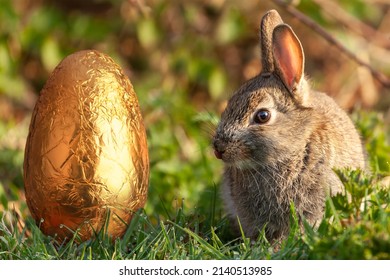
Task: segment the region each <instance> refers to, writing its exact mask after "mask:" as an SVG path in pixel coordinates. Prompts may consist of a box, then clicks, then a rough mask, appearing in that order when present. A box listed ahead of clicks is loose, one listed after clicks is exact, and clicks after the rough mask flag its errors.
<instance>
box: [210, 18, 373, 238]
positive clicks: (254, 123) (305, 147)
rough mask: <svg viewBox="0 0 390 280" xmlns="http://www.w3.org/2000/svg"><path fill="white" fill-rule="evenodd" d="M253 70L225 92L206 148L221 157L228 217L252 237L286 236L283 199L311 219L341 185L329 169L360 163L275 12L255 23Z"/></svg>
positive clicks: (342, 118)
mask: <svg viewBox="0 0 390 280" xmlns="http://www.w3.org/2000/svg"><path fill="white" fill-rule="evenodd" d="M260 44H261V49H262V65H263V69H262V71H261V73H260V74H259V75H258V76H256V77H254V78H253V79H251V80H249V81H248V82H246V83H245V84H244V85H242V86H241V87H240V88H239V89H238V90H237V91H236V92H235V94H234V95H233V96H232V97H231V99H230V100H229V102H228V105H227V107H226V109H225V111H224V112H223V113H222V117H221V121H220V123H219V125H218V127H217V130H216V133H215V136H214V140H213V146H214V152H215V156H216V157H217V158H218V159H221V160H223V162H224V165H225V168H224V174H223V178H222V197H223V200H224V202H225V207H226V210H227V211H228V214H229V216H230V217H231V218H232V221H233V222H235V223H237V217H238V218H239V221H240V223H241V225H242V228H243V230H244V232H245V234H246V235H247V236H249V237H252V238H256V237H257V236H258V234H259V231H260V230H262V229H263V227H264V226H265V234H266V237H267V239H268V240H270V241H275V240H277V239H282V238H284V237H286V235H287V234H288V232H289V228H290V225H289V223H290V222H289V219H290V205H291V202H293V203H294V205H295V209H296V212H297V213H298V214H299V215H300V216H303V217H304V218H305V219H306V220H307V221H308V222H309V223H310V224H311V225H315V224H316V222H318V221H320V220H321V219H322V216H323V211H324V206H325V199H326V195H327V193H330V194H335V193H337V192H340V191H342V188H343V186H342V184H341V182H340V180H339V179H338V177H337V176H336V174H335V173H334V171H333V169H334V168H346V167H350V168H360V169H365V168H366V160H365V153H364V149H363V146H362V143H361V140H360V137H359V134H358V132H357V131H356V129H355V127H354V125H353V123H352V121H351V120H350V118H349V117H348V115H347V114H346V113H345V112H344V111H343V110H342V109H341V108H340V107H339V106H338V105H337V104H336V103H335V102H334V100H333V99H332V98H330V97H328V96H327V95H326V94H324V93H321V92H316V91H313V90H311V89H310V87H309V85H308V82H307V81H306V79H305V77H304V54H303V49H302V46H301V43H300V41H299V40H298V38H297V36H296V35H295V33H294V32H293V30H292V29H291V27H290V26H288V25H287V24H284V23H283V21H282V19H281V18H280V16H279V14H278V12H277V11H275V10H271V11H269V12H267V13H266V14H265V15H264V17H263V18H262V21H261V36H260Z"/></svg>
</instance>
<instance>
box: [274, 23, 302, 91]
mask: <svg viewBox="0 0 390 280" xmlns="http://www.w3.org/2000/svg"><path fill="white" fill-rule="evenodd" d="M272 42H273V43H272V47H273V57H274V63H275V72H276V73H277V74H278V75H279V76H280V78H281V79H282V80H283V83H284V84H285V85H286V86H287V87H288V88H289V89H290V90H291V91H292V92H294V91H295V89H297V88H298V87H299V86H300V84H301V82H302V79H303V74H304V69H303V68H304V63H305V57H304V54H303V49H302V45H301V42H299V40H298V38H297V36H296V35H295V33H294V31H293V30H292V29H291V27H290V26H288V25H287V24H282V25H278V26H277V27H276V28H275V29H274V31H273V36H272Z"/></svg>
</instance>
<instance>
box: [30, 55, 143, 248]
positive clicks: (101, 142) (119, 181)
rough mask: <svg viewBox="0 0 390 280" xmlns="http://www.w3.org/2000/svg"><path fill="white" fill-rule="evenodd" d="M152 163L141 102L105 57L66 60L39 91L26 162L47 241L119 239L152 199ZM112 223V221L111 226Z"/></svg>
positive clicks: (34, 213)
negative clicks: (98, 235) (102, 236)
mask: <svg viewBox="0 0 390 280" xmlns="http://www.w3.org/2000/svg"><path fill="white" fill-rule="evenodd" d="M148 180H149V159H148V150H147V142H146V134H145V128H144V125H143V121H142V116H141V113H140V109H139V105H138V100H137V97H136V95H135V92H134V90H133V87H132V85H131V83H130V81H129V79H128V78H127V77H126V76H125V75H124V73H123V71H122V70H121V68H120V67H119V66H118V65H117V64H116V63H115V62H114V61H113V60H112V59H111V58H110V57H108V56H107V55H104V54H102V53H99V52H97V51H90V50H88V51H80V52H77V53H74V54H72V55H70V56H68V57H66V58H65V59H64V60H63V61H62V62H61V63H60V64H59V65H58V66H57V68H56V69H55V70H54V71H53V73H52V74H51V76H50V78H49V79H48V81H47V83H46V85H45V86H44V88H43V89H42V91H41V93H40V96H39V98H38V101H37V104H36V106H35V109H34V111H33V114H32V119H31V124H30V130H29V135H28V138H27V143H26V151H25V159H24V182H25V191H26V201H27V205H28V207H29V209H30V212H31V215H32V216H33V218H34V219H35V221H36V222H37V224H38V225H39V227H40V229H41V230H42V232H43V233H44V234H46V235H50V236H55V237H56V238H57V239H58V240H61V241H63V240H67V239H68V240H69V238H71V237H73V232H75V231H78V235H79V237H80V241H84V240H88V239H91V238H93V237H94V235H95V234H96V233H97V232H99V231H100V230H101V229H102V228H103V227H104V226H105V223H106V222H107V221H108V228H107V231H106V233H107V234H108V235H110V236H112V237H113V238H116V237H121V236H122V235H123V234H124V232H125V230H126V227H127V224H128V223H129V222H130V220H131V218H132V215H133V214H134V212H135V211H136V210H138V209H139V208H141V207H143V206H144V204H145V202H146V198H147V188H148ZM107 216H109V217H110V218H109V220H107V218H106V217H107Z"/></svg>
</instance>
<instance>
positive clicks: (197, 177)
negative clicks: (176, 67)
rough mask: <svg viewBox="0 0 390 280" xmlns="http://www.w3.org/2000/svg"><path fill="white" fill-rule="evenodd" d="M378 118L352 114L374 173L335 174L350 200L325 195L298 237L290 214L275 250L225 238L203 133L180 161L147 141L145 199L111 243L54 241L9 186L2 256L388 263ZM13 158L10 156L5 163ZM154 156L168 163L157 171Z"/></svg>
mask: <svg viewBox="0 0 390 280" xmlns="http://www.w3.org/2000/svg"><path fill="white" fill-rule="evenodd" d="M378 116H379V115H378V114H364V113H361V114H359V115H358V116H357V115H356V117H355V119H356V121H357V122H358V125H359V128H360V130H361V131H362V135H363V137H364V139H365V141H366V143H367V149H368V151H369V152H370V159H371V165H372V169H373V170H372V174H370V175H363V174H360V172H357V171H343V172H340V171H338V174H339V177H340V178H341V180H342V181H343V183H344V185H345V187H346V190H347V192H348V193H349V194H350V199H348V195H338V196H336V197H333V198H328V199H327V202H326V211H325V215H324V219H323V221H322V223H321V224H320V226H319V228H318V229H317V230H313V229H312V228H310V226H308V225H306V227H305V229H306V230H305V233H303V234H302V233H301V232H300V231H299V229H298V226H297V222H296V221H297V218H296V216H295V215H292V216H291V222H292V229H291V233H290V236H289V237H288V238H287V240H285V241H284V242H283V243H282V244H278V245H277V246H278V250H276V249H275V248H274V246H273V245H270V244H269V243H268V242H267V240H265V238H264V236H263V235H262V234H260V235H259V238H258V239H257V240H249V239H248V238H246V237H245V236H244V234H242V235H241V236H233V235H232V234H231V233H230V231H229V222H228V221H227V219H225V218H224V214H223V211H222V208H221V201H220V199H219V193H218V192H219V189H218V185H217V184H218V177H217V179H214V177H213V176H212V173H213V172H219V171H220V166H219V165H218V164H216V162H217V160H216V159H213V158H212V155H210V154H211V153H209V152H208V150H209V149H208V144H206V142H207V136H206V135H203V136H199V141H198V142H197V143H198V145H199V147H200V149H202V151H199V150H198V151H197V152H194V154H197V156H194V157H192V158H189V159H186V160H184V163H183V162H182V161H181V160H182V159H181V158H180V156H179V155H178V154H177V153H176V150H175V149H176V148H177V147H174V146H175V145H174V144H171V146H170V145H169V144H168V142H169V141H167V143H154V142H153V140H152V141H151V143H152V145H151V146H152V147H150V151H151V159H152V169H151V186H150V192H149V198H150V199H149V201H148V203H147V206H146V208H145V209H141V210H140V211H138V212H137V213H136V215H135V216H134V218H133V220H132V222H131V223H130V225H129V226H128V228H127V231H126V233H125V235H124V237H123V238H122V239H118V240H114V241H112V240H110V239H109V238H108V237H107V236H106V235H105V234H104V230H102V231H101V232H99V233H97V236H96V238H95V239H94V240H90V241H87V242H84V243H81V244H77V243H76V242H75V241H74V240H75V239H76V238H77V236H75V239H74V240H71V241H70V242H69V243H67V244H58V243H57V242H56V241H55V240H53V239H52V238H50V237H47V236H44V235H43V234H42V233H41V232H40V230H39V229H38V227H37V226H36V225H35V223H34V221H33V220H32V219H31V218H30V217H29V215H28V211H27V209H26V206H25V202H24V201H23V198H22V193H23V192H22V189H20V186H19V188H18V187H17V186H15V185H14V186H13V194H12V196H13V199H12V201H13V202H11V201H7V200H6V199H5V194H4V193H3V194H0V196H1V197H2V205H3V209H4V210H3V211H2V213H1V214H0V215H1V217H2V220H1V222H0V259H390V238H389V236H390V234H389V233H390V215H389V214H390V208H389V202H390V197H389V196H390V195H389V193H390V192H389V188H385V187H383V186H379V184H378V181H380V179H381V178H382V177H384V176H385V175H388V174H389V171H390V166H389V161H390V158H389V156H390V153H389V145H388V142H386V141H389V134H388V133H389V132H388V131H387V130H386V128H385V127H383V122H382V121H381V119H380V117H378ZM195 119H199V116H196V118H195ZM198 125H199V123H198V122H197V121H194V122H193V123H192V126H194V127H197V126H198ZM156 129H157V128H156ZM152 130H153V129H152ZM149 132H150V131H149ZM172 142H173V143H174V141H172ZM159 145H160V146H159ZM164 145H167V147H166V148H167V149H172V151H171V152H166V155H165V156H166V158H165V157H163V156H161V153H162V152H161V150H160V149H161V146H164ZM156 146H159V147H158V148H156ZM156 154H157V155H156ZM11 158H13V156H12V153H10V154H9V155H8V156H7V158H6V160H10V159H11ZM16 158H18V156H16ZM157 159H161V160H162V161H164V160H165V161H167V162H168V163H169V162H170V164H172V166H171V167H167V166H164V167H161V166H159V164H160V162H159V161H158V160H157ZM11 162H15V166H12V164H9V166H10V167H9V170H13V169H15V170H17V169H18V168H17V166H18V164H20V163H21V162H20V159H19V160H15V161H11ZM2 164H3V165H4V162H2ZM19 169H20V166H19ZM197 169H200V170H197ZM16 174H17V172H16ZM15 176H16V177H15V178H11V179H10V182H11V183H10V182H8V185H12V184H18V183H20V178H19V177H18V176H20V174H19V175H15ZM183 188H188V189H186V190H184V191H183ZM3 189H4V188H3ZM11 193H12V188H11ZM18 195H19V197H17V196H18ZM7 197H10V196H9V195H7ZM191 197H193V198H194V199H191ZM15 199H17V200H15ZM15 201H16V202H17V203H16V202H15ZM15 203H16V204H15ZM13 205H19V206H18V208H17V209H16V208H15V206H13ZM292 209H293V208H292ZM292 212H293V213H294V211H292Z"/></svg>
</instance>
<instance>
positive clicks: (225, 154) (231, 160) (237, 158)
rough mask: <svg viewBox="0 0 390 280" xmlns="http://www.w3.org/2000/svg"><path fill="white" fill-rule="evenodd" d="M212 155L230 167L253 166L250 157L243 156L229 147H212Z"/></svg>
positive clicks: (243, 167)
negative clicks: (224, 148)
mask: <svg viewBox="0 0 390 280" xmlns="http://www.w3.org/2000/svg"><path fill="white" fill-rule="evenodd" d="M214 155H215V157H216V158H217V159H220V160H222V161H223V162H224V164H226V165H227V166H230V167H236V168H239V169H250V168H253V166H254V165H256V164H255V162H254V161H253V160H251V158H250V157H245V156H243V155H242V153H235V152H233V151H231V150H229V149H227V150H221V149H218V148H216V147H215V148H214Z"/></svg>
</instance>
